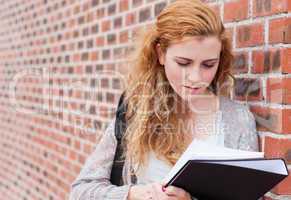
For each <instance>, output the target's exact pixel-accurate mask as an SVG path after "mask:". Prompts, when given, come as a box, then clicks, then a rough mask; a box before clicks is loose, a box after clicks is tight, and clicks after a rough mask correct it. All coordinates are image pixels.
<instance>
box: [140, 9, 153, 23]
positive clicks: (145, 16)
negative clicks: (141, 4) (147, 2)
mask: <svg viewBox="0 0 291 200" xmlns="http://www.w3.org/2000/svg"><path fill="white" fill-rule="evenodd" d="M150 18H151V9H150V7H148V8H143V9H142V10H140V11H139V22H145V21H148V20H149V19H150Z"/></svg>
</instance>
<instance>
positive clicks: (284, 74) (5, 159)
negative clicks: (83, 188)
mask: <svg viewBox="0 0 291 200" xmlns="http://www.w3.org/2000/svg"><path fill="white" fill-rule="evenodd" d="M169 2H170V1H168V0H0V197H1V199H5V200H43V199H48V200H63V199H68V195H69V191H70V184H71V183H72V181H73V180H74V179H75V178H76V176H77V175H78V173H79V171H80V169H81V167H82V165H83V164H84V161H85V160H86V158H87V156H88V155H89V154H90V153H91V152H92V150H93V149H94V147H95V145H96V144H97V143H98V141H99V139H100V137H101V136H102V134H103V132H104V130H105V128H106V127H107V125H108V123H109V121H110V120H111V119H112V118H113V117H114V115H115V110H116V106H117V102H118V99H119V96H120V94H121V93H122V90H123V88H124V77H125V74H126V72H127V70H128V68H127V66H126V60H125V59H124V58H125V55H127V53H128V52H129V51H130V50H131V48H132V44H133V43H134V37H135V34H136V33H137V31H138V30H141V29H143V28H146V26H147V25H148V24H151V23H153V22H154V19H155V17H156V16H157V15H158V14H159V12H160V11H161V10H162V9H163V8H164V7H165V6H166V5H167V4H168V3H169ZM204 2H205V3H207V4H209V5H210V6H211V7H212V8H213V9H214V11H215V12H216V13H217V14H219V15H220V16H221V19H222V20H223V23H224V24H225V27H226V28H227V32H228V35H229V37H230V39H231V40H232V44H233V51H234V55H235V60H234V63H233V66H234V67H233V73H234V74H235V77H236V81H235V86H234V89H233V91H232V94H231V98H232V99H234V100H236V101H239V102H241V103H246V104H249V105H250V108H251V111H252V112H253V114H254V116H255V117H256V121H257V129H258V133H259V135H260V146H261V150H262V151H264V152H265V155H266V157H269V158H272V157H283V158H284V159H285V161H286V163H287V164H288V168H289V170H290V169H291V75H290V73H291V45H290V42H291V13H290V11H291V1H290V0H208V1H204ZM185 6H186V5H185ZM265 199H266V200H272V199H273V200H275V199H276V200H282V199H289V200H290V199H291V178H290V176H289V177H288V178H286V179H285V180H284V181H283V182H281V183H280V184H279V185H277V186H276V187H275V188H274V189H273V190H272V191H270V192H268V193H267V194H266V196H265Z"/></svg>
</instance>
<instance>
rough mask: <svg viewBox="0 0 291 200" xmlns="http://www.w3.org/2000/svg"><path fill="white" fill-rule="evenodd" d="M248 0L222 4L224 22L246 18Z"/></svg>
mask: <svg viewBox="0 0 291 200" xmlns="http://www.w3.org/2000/svg"><path fill="white" fill-rule="evenodd" d="M248 3H249V1H248V0H237V1H230V2H225V3H224V15H223V20H224V22H233V21H241V20H243V19H247V18H248Z"/></svg>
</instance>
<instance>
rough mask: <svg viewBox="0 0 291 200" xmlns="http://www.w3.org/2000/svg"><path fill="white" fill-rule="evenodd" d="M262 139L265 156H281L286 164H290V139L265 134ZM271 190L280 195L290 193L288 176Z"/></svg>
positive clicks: (290, 183)
mask: <svg viewBox="0 0 291 200" xmlns="http://www.w3.org/2000/svg"><path fill="white" fill-rule="evenodd" d="M264 141H265V145H264V147H265V149H264V152H265V157H266V158H283V159H284V160H285V162H286V164H287V165H290V164H291V139H287V138H272V137H269V136H266V137H265V139H264ZM272 192H274V193H276V194H280V195H288V194H291V178H290V176H289V178H286V179H284V180H283V181H282V182H281V183H279V184H278V185H277V186H276V187H274V188H273V189H272Z"/></svg>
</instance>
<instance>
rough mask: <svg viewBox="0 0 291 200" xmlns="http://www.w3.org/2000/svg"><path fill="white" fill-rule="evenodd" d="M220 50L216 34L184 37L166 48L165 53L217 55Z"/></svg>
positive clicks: (198, 55)
mask: <svg viewBox="0 0 291 200" xmlns="http://www.w3.org/2000/svg"><path fill="white" fill-rule="evenodd" d="M220 51H221V41H220V40H219V39H218V38H217V37H216V36H207V37H201V36H192V37H187V38H186V37H184V38H183V39H182V40H179V41H174V42H173V43H172V44H170V46H169V47H168V48H167V54H169V55H173V56H182V57H187V58H193V57H206V58H208V57H213V56H219V54H220Z"/></svg>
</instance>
